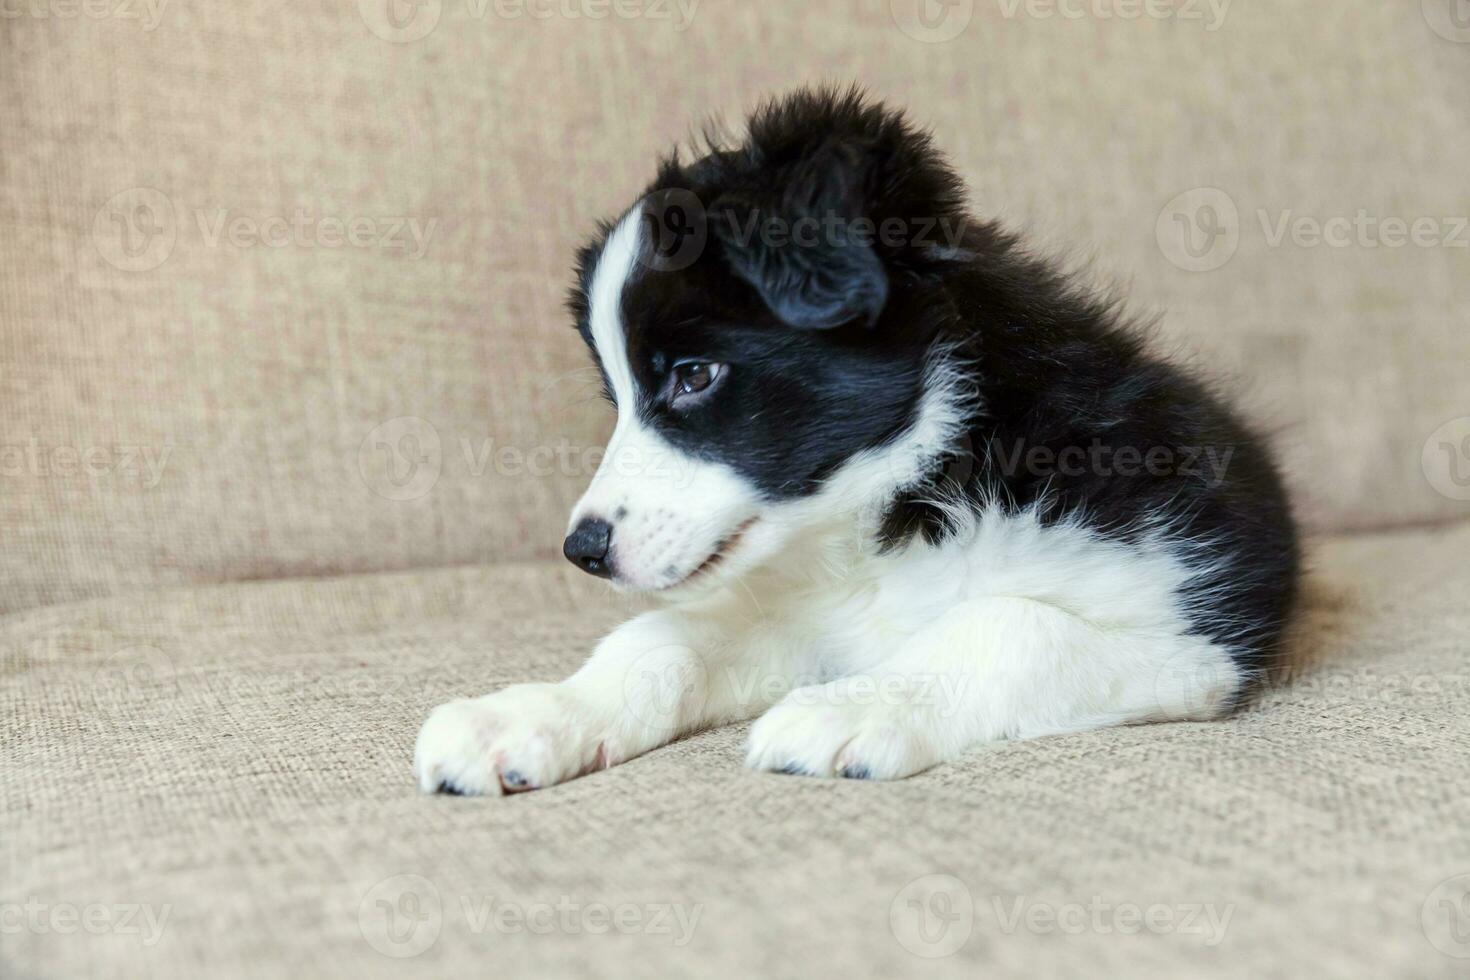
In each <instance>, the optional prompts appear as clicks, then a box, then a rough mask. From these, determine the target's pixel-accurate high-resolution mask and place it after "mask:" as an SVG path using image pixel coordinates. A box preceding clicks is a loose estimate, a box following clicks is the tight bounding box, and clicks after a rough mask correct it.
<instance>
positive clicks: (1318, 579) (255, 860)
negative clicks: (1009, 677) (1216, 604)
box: [0, 0, 1470, 978]
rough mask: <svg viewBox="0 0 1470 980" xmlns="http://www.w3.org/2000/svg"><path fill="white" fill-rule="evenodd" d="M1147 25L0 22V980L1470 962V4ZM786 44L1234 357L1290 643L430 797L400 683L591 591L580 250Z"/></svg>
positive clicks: (178, 13)
mask: <svg viewBox="0 0 1470 980" xmlns="http://www.w3.org/2000/svg"><path fill="white" fill-rule="evenodd" d="M926 2H928V0H926ZM1137 9H1139V7H1138V6H1137V5H1134V4H1130V3H1127V2H1116V3H1114V2H1106V0H1101V2H1099V0H1087V2H1086V3H1082V2H1070V3H1067V4H1065V5H1064V7H1063V8H1061V9H1058V8H1054V7H1052V6H1050V5H1047V4H1043V3H1037V2H1028V0H1021V2H1019V4H1017V3H1012V2H1010V0H981V2H969V0H960V2H958V3H956V4H954V5H952V6H950V7H941V6H938V5H935V6H932V7H930V8H928V11H927V12H928V13H929V14H930V15H932V16H931V17H930V18H929V19H927V20H920V19H917V18H916V16H915V14H916V11H915V9H914V6H913V3H912V2H910V0H895V3H893V4H889V3H887V2H861V3H841V2H836V0H831V2H808V3H788V2H781V3H777V2H774V0H770V2H767V0H761V2H754V0H703V2H701V3H698V4H695V5H694V6H693V8H692V17H688V14H689V13H690V12H691V10H690V3H689V2H688V0H686V3H685V4H684V6H683V7H682V8H680V7H679V6H677V5H672V4H670V5H668V6H667V7H666V6H665V5H664V4H663V3H657V4H655V3H653V2H652V0H646V2H645V0H638V2H632V0H620V2H619V4H618V5H617V6H616V7H611V6H600V5H599V3H598V2H597V0H557V3H556V4H555V5H546V4H535V5H534V12H536V13H541V12H548V11H549V12H550V13H551V14H552V16H550V17H546V18H539V17H534V16H532V13H533V11H532V9H530V8H527V7H525V6H523V5H520V4H517V3H515V2H513V0H503V2H497V0H489V3H488V6H486V5H483V4H480V3H478V2H461V0H442V2H441V0H425V2H424V3H422V4H419V5H417V6H415V5H412V4H408V3H402V2H399V0H393V3H392V4H390V3H389V2H388V0H364V2H363V3H361V4H353V3H350V2H342V3H282V2H270V0H259V2H233V3H207V2H204V0H170V2H166V3H162V4H160V3H159V0H151V2H144V0H137V2H136V3H130V4H126V5H124V4H121V3H118V2H110V3H102V4H96V3H92V4H89V5H86V6H84V7H79V6H75V5H73V4H72V3H69V2H65V0H36V2H34V3H28V4H27V5H24V6H22V5H7V6H6V7H4V16H3V18H0V92H3V93H4V97H3V98H0V535H3V550H0V740H3V741H0V752H3V756H0V763H3V769H0V775H3V779H0V859H3V864H0V976H5V977H32V976H36V977H73V976H88V975H96V976H157V977H190V978H193V977H199V976H213V975H225V976H235V975H238V976H308V977H310V976H338V975H347V976H353V977H359V978H365V977H374V976H380V975H381V976H388V975H391V974H398V973H400V972H412V973H415V974H418V975H423V976H466V975H485V974H491V975H517V976H519V975H526V976H531V975H568V974H569V975H596V976H619V975H634V976H659V975H675V976H711V977H724V976H749V975H774V976H805V975H810V974H813V973H818V974H828V973H830V974H832V975H838V976H851V977H860V976H863V977H865V976H894V975H907V974H910V973H913V974H915V975H931V974H933V975H954V976H987V977H989V976H1010V975H1015V976H1070V975H1081V976H1095V975H1139V974H1150V973H1158V974H1160V975H1166V976H1181V975H1205V976H1212V975H1219V976H1288V975H1291V976H1296V975H1300V974H1301V973H1303V972H1308V971H1310V972H1312V973H1314V974H1315V975H1321V976H1353V975H1374V976H1396V977H1440V976H1443V977H1449V976H1463V975H1465V971H1466V970H1467V969H1470V960H1467V959H1465V958H1463V957H1465V956H1466V955H1467V954H1470V902H1463V901H1462V897H1463V894H1464V892H1465V889H1466V888H1467V887H1470V878H1466V877H1464V876H1465V875H1466V874H1467V873H1470V770H1467V765H1466V763H1467V756H1470V720H1467V719H1470V711H1467V705H1470V652H1467V645H1470V640H1467V636H1470V614H1467V611H1466V602H1465V597H1466V594H1467V591H1470V561H1467V555H1470V523H1467V522H1466V518H1467V517H1470V504H1467V503H1466V498H1467V497H1470V490H1467V488H1466V486H1465V478H1466V476H1467V475H1470V454H1467V453H1465V452H1464V450H1465V449H1466V447H1467V446H1470V443H1464V442H1462V440H1463V439H1464V437H1465V436H1466V435H1467V434H1470V423H1467V422H1465V421H1464V419H1465V417H1466V416H1470V385H1467V382H1466V371H1467V368H1470V329H1467V323H1466V318H1467V313H1466V311H1467V310H1470V251H1467V250H1466V249H1465V248H1464V247H1463V246H1464V243H1465V241H1466V240H1467V238H1470V234H1467V233H1466V232H1465V231H1464V229H1463V227H1462V224H1463V218H1461V220H1460V221H1456V220H1454V219H1455V217H1456V216H1464V215H1467V214H1470V183H1467V182H1466V180H1465V161H1466V159H1470V115H1467V112H1466V102H1465V99H1464V93H1465V91H1466V89H1467V83H1470V43H1465V42H1470V31H1467V30H1462V29H1460V28H1459V27H1458V26H1457V22H1456V21H1454V20H1453V19H1451V17H1450V14H1451V11H1452V8H1451V4H1450V3H1449V2H1446V3H1442V4H1441V3H1438V2H1437V0H1425V2H1424V4H1423V5H1422V9H1421V5H1420V4H1419V3H1417V2H1404V3H1396V4H1388V3H1380V2H1378V0H1314V2H1311V0H1294V2H1286V0H1282V2H1278V3H1272V4H1245V3H1240V4H1238V5H1233V6H1232V5H1228V4H1227V5H1225V6H1224V8H1223V9H1222V8H1221V5H1220V3H1219V2H1217V3H1215V4H1214V5H1211V4H1208V3H1204V2H1201V3H1194V2H1190V3H1189V4H1187V5H1185V4H1182V3H1181V4H1180V5H1177V6H1176V7H1175V9H1174V12H1173V14H1172V15H1169V16H1164V13H1166V12H1167V10H1168V7H1167V5H1164V6H1161V5H1159V4H1151V5H1150V6H1149V7H1148V8H1146V9H1147V10H1151V11H1153V14H1148V15H1145V16H1142V17H1139V18H1137V19H1130V18H1127V17H1124V16H1121V15H1123V14H1128V13H1130V12H1131V11H1134V10H1137ZM481 10H483V11H484V14H483V16H479V15H478V14H479V12H480V11H481ZM681 10H682V12H681ZM1048 11H1053V12H1052V13H1050V14H1049V13H1048ZM518 12H519V15H518V16H517V15H516V14H517V13H518ZM603 12H606V13H607V14H608V16H606V17H605V18H603V19H596V18H595V17H594V16H592V15H596V14H599V13H603ZM665 12H667V13H668V16H667V17H664V16H662V15H663V14H664V13H665ZM390 14H391V15H392V16H391V18H390ZM571 14H578V15H586V16H571ZM628 14H637V15H639V16H627V15H628ZM1074 14H1076V15H1078V16H1074ZM1107 14H1117V15H1120V16H1104V15H1107ZM940 15H943V16H940ZM945 17H947V18H948V19H947V20H946V19H945ZM1221 17H1223V19H1220V18H1221ZM686 18H687V19H686ZM950 34H954V35H955V36H953V37H949V35H950ZM818 79H836V80H847V79H857V80H859V81H861V82H863V83H865V84H866V85H868V86H870V87H871V89H872V90H873V91H874V92H875V93H878V94H881V95H883V96H885V97H887V98H891V99H893V100H896V101H898V102H902V103H905V104H908V105H910V106H912V107H913V109H914V111H915V112H916V114H918V115H919V116H921V117H922V118H923V119H925V120H927V121H929V122H930V123H932V124H933V126H934V128H935V130H936V133H937V134H938V137H939V140H940V142H941V143H942V144H943V145H944V146H946V147H948V148H949V150H950V151H951V153H952V155H953V158H954V161H955V162H956V164H957V165H958V167H959V169H960V170H961V171H962V172H963V173H964V174H966V175H967V176H968V177H969V179H970V181H971V186H972V196H973V199H974V202H975V207H976V208H977V209H978V210H979V211H982V212H983V213H985V214H987V215H997V216H1002V217H1005V218H1008V219H1010V220H1012V221H1013V222H1015V223H1017V224H1018V225H1021V226H1024V227H1026V228H1028V229H1031V230H1032V232H1033V234H1034V235H1036V236H1038V237H1039V239H1040V241H1041V242H1042V243H1043V244H1044V245H1045V246H1047V247H1053V248H1063V247H1070V248H1071V249H1072V251H1071V252H1070V253H1069V254H1070V255H1071V256H1072V258H1073V260H1074V261H1075V262H1076V263H1077V264H1078V265H1079V266H1082V265H1085V266H1086V267H1087V268H1088V269H1089V270H1091V272H1090V274H1097V275H1099V276H1100V277H1104V278H1110V279H1124V280H1126V281H1127V282H1128V283H1129V284H1130V288H1131V294H1132V297H1133V300H1132V301H1133V304H1134V306H1135V307H1136V308H1138V309H1140V310H1143V311H1154V310H1157V311H1163V312H1165V313H1166V316H1165V318H1164V320H1163V322H1162V325H1161V326H1160V328H1159V329H1160V335H1161V336H1160V343H1161V344H1163V345H1164V346H1166V347H1170V348H1180V349H1187V350H1191V351H1194V352H1196V353H1197V360H1198V362H1199V364H1200V365H1201V366H1202V367H1203V368H1204V369H1205V370H1208V371H1210V372H1212V373H1215V374H1218V375H1228V376H1235V377H1239V378H1241V379H1242V380H1243V383H1242V385H1241V386H1240V387H1241V391H1242V396H1243V397H1244V398H1246V399H1247V400H1248V402H1249V404H1250V405H1251V406H1252V409H1253V411H1254V412H1255V413H1256V414H1257V416H1258V417H1259V418H1260V419H1262V420H1263V422H1265V423H1266V424H1268V425H1269V426H1271V427H1272V429H1273V430H1274V431H1275V432H1276V433H1277V436H1278V441H1279V443H1280V445H1281V447H1282V452H1283V455H1284V458H1285V460H1286V461H1287V464H1288V467H1289V469H1290V472H1291V479H1292V483H1293V487H1294V489H1295V493H1296V496H1297V501H1298V507H1299V511H1300V514H1301V516H1302V519H1303V521H1304V523H1305V524H1306V526H1307V528H1308V529H1309V531H1310V533H1311V536H1312V537H1311V545H1310V552H1311V556H1312V562H1311V563H1312V568H1313V571H1312V576H1311V581H1310V582H1309V584H1308V587H1307V590H1306V598H1305V601H1304V609H1303V615H1302V617H1301V623H1300V627H1299V630H1298V633H1299V639H1298V641H1297V643H1296V644H1295V651H1294V669H1293V670H1292V671H1290V676H1288V677H1286V678H1285V679H1283V681H1282V682H1281V683H1279V684H1278V685H1277V686H1275V687H1273V688H1272V689H1271V690H1270V691H1268V692H1267V693H1266V694H1265V695H1264V696H1263V697H1262V698H1261V699H1260V700H1259V702H1258V703H1255V704H1253V705H1252V706H1251V707H1250V708H1249V709H1247V710H1245V711H1243V712H1242V713H1241V714H1239V715H1238V716H1237V717H1235V718H1233V719H1231V720H1229V721H1226V722H1223V723H1219V724H1210V725H1167V726H1154V727H1143V728H1132V729H1125V730H1116V731H1108V732H1101V733H1095V734H1087V735H1080V736H1076V737H1065V738H1052V739H1044V740H1039V741H1034V742H1027V743H1019V744H1003V745H997V746H994V747H992V748H988V749H986V750H984V751H979V752H976V753H974V754H973V755H971V756H970V757H968V758H966V759H965V760H963V761H962V762H960V763H958V764H955V765H950V766H945V767H942V768H939V769H936V770H934V771H932V772H929V773H926V774H924V775H921V776H919V777H916V778H914V779H911V780H908V781H906V782H902V783H898V784H865V783H851V782H847V781H836V782H827V781H815V780H802V779H792V778H783V777H778V776H764V775H753V774H750V773H747V772H745V771H743V770H742V769H741V766H740V761H741V744H742V739H743V737H744V733H745V729H744V727H743V726H738V727H735V728H731V729H723V730H718V731H712V732H708V733H705V734H701V735H697V736H695V737H692V738H689V739H687V740H684V741H682V742H680V743H678V744H676V745H674V746H671V747H669V748H666V749H663V750H660V751H657V752H654V753H652V754H650V755H648V756H646V757H644V758H641V759H638V760H636V761H634V762H632V763H630V764H628V765H625V766H622V767H620V768H617V769H615V770H612V771H608V772H604V773H600V774H597V775H594V776H590V777H587V778H585V779H582V780H578V781H576V782H573V783H571V784H568V785H565V786H562V787H558V788H555V789H552V790H548V791H544V792H538V793H534V794H529V795H525V796H519V797H515V798H511V799H506V800H489V801H484V800H466V799H454V798H447V797H434V798H430V797H423V796H420V795H418V794H417V793H416V792H415V789H414V785H413V781H412V779H411V778H410V773H409V754H410V748H411V745H412V742H413V738H414V735H415V733H416V732H417V729H418V725H419V723H420V722H421V721H422V719H423V717H424V715H425V713H426V712H427V711H428V710H429V709H430V708H431V707H432V706H433V705H435V704H437V703H439V702H441V701H443V700H446V699H448V698H452V697H456V696H461V695H470V694H476V693H482V692H485V691H488V690H491V689H493V688H495V687H497V686H499V685H502V684H506V683H509V682H512V681H518V680H526V679H550V678H555V677H557V676H559V675H562V674H564V673H565V672H566V671H568V670H569V669H571V668H572V667H573V666H574V665H576V664H577V663H578V662H579V660H580V658H582V657H583V656H584V655H585V653H586V651H587V650H588V648H589V644H591V643H592V642H593V641H594V639H595V638H596V637H597V636H598V635H599V633H600V632H601V631H603V630H605V629H606V628H607V627H608V626H609V625H611V624H612V623H614V622H616V621H617V620H618V619H619V618H620V617H622V616H624V615H626V612H627V610H626V609H625V608H622V607H621V606H620V604H619V603H618V602H615V601H614V600H613V599H612V598H611V597H610V596H609V595H608V593H607V592H606V591H605V590H604V589H603V588H602V587H601V584H600V583H598V582H595V581H593V580H591V579H588V578H587V577H585V576H579V574H578V573H577V572H576V571H575V570H574V569H572V568H571V566H569V565H568V564H566V563H565V562H564V561H562V560H560V558H559V557H558V555H557V551H558V543H559V540H560V532H561V530H562V528H563V523H564V516H565V513H566V510H567V508H568V506H569V505H570V503H571V502H572V501H573V500H574V499H575V497H576V494H577V493H578V491H579V488H580V486H581V485H582V483H583V482H584V481H585V479H586V476H587V475H588V473H589V471H590V465H591V464H593V463H595V456H592V455H590V452H589V451H590V450H591V449H593V448H595V447H596V446H598V445H599V443H600V440H601V438H602V437H603V436H604V435H605V434H606V431H607V429H608V426H609V423H610V418H609V416H608V413H607V411H606V410H605V409H604V408H603V407H602V406H601V405H600V403H599V402H598V400H597V399H596V398H595V397H594V396H595V386H594V384H593V383H592V375H591V374H590V373H589V372H588V370H587V366H586V365H587V362H586V360H585V357H584V354H583V352H582V350H581V349H580V345H579V342H577V340H576V338H575V336H574V335H573V334H572V333H571V331H570V328H569V326H568V324H567V322H566V318H565V316H564V315H563V314H562V312H561V309H560V303H561V298H562V295H563V291H564V288H565V286H566V283H567V268H568V263H569V259H570V253H571V249H572V248H573V246H574V245H575V243H576V242H577V241H578V239H579V238H580V237H581V236H582V235H584V234H585V233H586V232H587V231H588V229H589V228H590V227H591V225H592V223H593V222H594V220H595V219H596V218H598V217H601V216H605V215H608V214H609V213H610V212H611V211H612V210H613V209H614V208H616V207H618V206H620V205H622V204H625V203H626V202H627V201H629V200H630V199H631V198H632V196H633V195H634V194H635V193H636V191H637V189H638V188H639V186H640V183H641V181H642V180H644V179H645V178H646V177H647V176H648V175H649V173H650V167H651V160H652V156H653V154H654V153H655V152H657V151H659V150H661V149H663V148H665V147H666V146H667V145H668V144H670V143H671V142H672V141H675V140H678V139H681V138H683V137H685V136H686V135H687V134H688V133H689V131H690V124H691V122H692V121H694V120H696V119H697V118H698V117H700V116H701V115H703V114H705V113H708V112H712V111H721V112H723V113H725V114H727V115H729V116H732V117H733V116H737V115H738V113H739V112H740V111H741V110H742V109H743V108H745V107H748V106H749V105H751V103H752V102H753V101H754V100H755V99H756V98H758V97H759V96H760V95H761V94H762V93H767V92H771V91H775V90H779V89H783V88H786V87H788V86H790V85H793V84H796V83H799V82H803V81H809V80H818ZM1191 192H1192V193H1191ZM1181 195H1182V196H1181ZM1360 211H1362V212H1364V214H1365V218H1366V219H1367V220H1366V221H1365V220H1362V219H1358V218H1357V216H1358V214H1359V212H1360ZM1336 216H1346V217H1347V218H1349V219H1353V220H1352V221H1351V222H1350V224H1351V225H1352V226H1353V227H1351V228H1347V226H1346V225H1344V224H1343V223H1340V222H1339V223H1336V224H1330V225H1328V228H1327V231H1328V233H1329V237H1331V238H1332V242H1331V243H1325V242H1319V241H1317V240H1316V239H1314V237H1313V235H1312V222H1317V223H1319V224H1323V223H1327V222H1328V219H1331V218H1334V217H1336ZM1384 219H1399V220H1401V221H1403V222H1404V224H1405V226H1406V227H1407V228H1408V229H1409V231H1410V232H1412V230H1413V228H1415V227H1417V228H1418V238H1417V240H1409V241H1407V242H1405V243H1402V244H1400V245H1398V246H1396V247H1395V246H1393V245H1392V244H1391V241H1390V240H1397V238H1398V237H1403V238H1410V237H1411V236H1410V234H1406V233H1403V232H1398V230H1397V226H1395V225H1394V224H1393V223H1392V221H1390V222H1388V223H1387V224H1385V222H1384ZM1416 219H1426V220H1427V222H1428V223H1427V224H1426V223H1424V222H1420V223H1419V224H1418V225H1415V222H1416ZM1303 220H1305V223H1303ZM1181 222H1182V223H1181ZM1345 229H1347V230H1346V231H1344V230H1345ZM1185 231H1192V232H1193V237H1192V238H1191V240H1190V242H1189V245H1188V247H1186V243H1185V240H1184V238H1183V237H1182V235H1183V233H1184V232H1185ZM1344 234H1345V235H1346V237H1343V235H1344ZM1456 243H1458V245H1457V244H1456ZM1375 245H1376V246H1377V247H1374V246H1375ZM1456 420H1459V421H1456Z"/></svg>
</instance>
